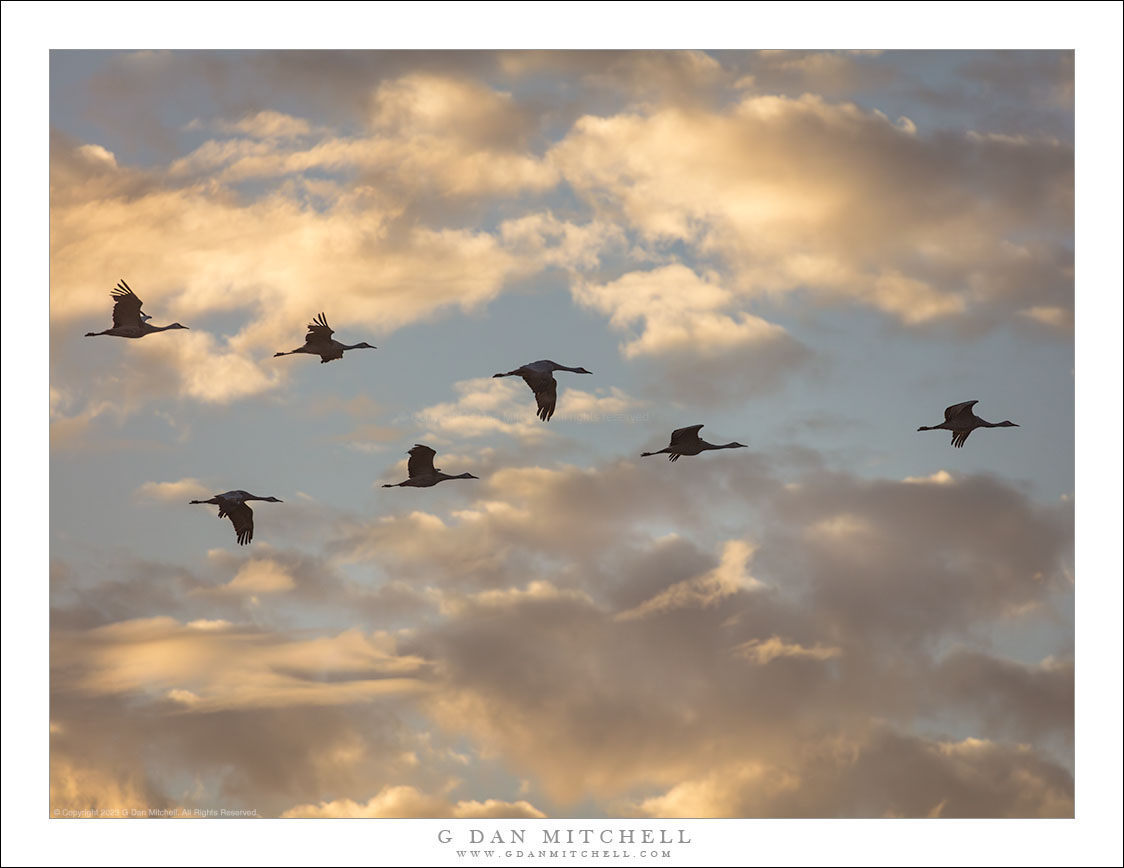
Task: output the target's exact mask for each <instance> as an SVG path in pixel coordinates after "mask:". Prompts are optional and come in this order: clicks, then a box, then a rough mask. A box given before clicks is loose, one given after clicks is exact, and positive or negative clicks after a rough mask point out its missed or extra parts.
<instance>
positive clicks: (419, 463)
mask: <svg viewBox="0 0 1124 868" xmlns="http://www.w3.org/2000/svg"><path fill="white" fill-rule="evenodd" d="M406 454H407V455H409V456H410V461H409V464H407V465H406V472H407V473H408V474H409V476H410V478H409V479H407V480H406V481H405V482H388V483H386V484H385V485H383V488H400V487H402V486H406V487H409V488H429V487H430V486H431V485H436V484H437V483H438V482H444V481H445V480H446V479H479V478H480V477H479V476H473V475H472V474H471V473H462V474H460V475H459V476H450V475H449V474H447V473H442V472H441V471H440V470H439V469H438V470H434V468H433V456H434V455H436V454H437V452H435V451H434V450H433V449H430V448H429V447H428V446H422V445H421V444H420V443H418V444H415V446H414V448H413V449H411V450H410V451H409V452H407V453H406Z"/></svg>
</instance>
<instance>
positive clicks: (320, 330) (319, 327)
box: [304, 313, 335, 344]
mask: <svg viewBox="0 0 1124 868" xmlns="http://www.w3.org/2000/svg"><path fill="white" fill-rule="evenodd" d="M334 334H335V332H334V331H332V329H331V327H330V326H329V325H328V319H327V317H325V316H324V314H323V313H321V314H320V316H318V317H316V319H314V320H313V321H312V322H310V323H309V324H308V334H307V335H306V336H305V339H304V340H305V343H309V344H326V343H327V342H328V341H330V340H331V339H332V335H334Z"/></svg>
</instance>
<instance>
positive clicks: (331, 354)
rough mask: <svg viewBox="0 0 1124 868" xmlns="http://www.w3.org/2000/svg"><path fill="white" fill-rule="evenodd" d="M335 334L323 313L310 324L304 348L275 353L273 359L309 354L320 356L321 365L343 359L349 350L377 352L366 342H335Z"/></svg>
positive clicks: (375, 348)
mask: <svg viewBox="0 0 1124 868" xmlns="http://www.w3.org/2000/svg"><path fill="white" fill-rule="evenodd" d="M334 334H335V332H334V331H332V328H331V327H330V326H329V325H328V320H327V318H326V317H325V316H324V314H323V312H321V314H320V316H318V317H316V319H314V320H313V321H312V322H310V323H309V324H308V334H307V335H305V336H304V346H303V347H297V348H296V349H295V350H289V352H287V353H274V354H273V357H274V358H277V357H278V356H291V355H293V354H294V353H308V354H309V355H311V356H319V357H320V364H322V365H323V364H326V363H327V362H332V361H335V360H336V359H342V358H343V354H344V353H345V352H346V351H347V350H377V349H378V347H373V346H371V345H370V344H369V343H367V342H366V341H363V342H362V343H359V344H352V345H351V346H348V345H347V344H341V343H340V342H339V341H337V340H334V339H333V338H332V335H334Z"/></svg>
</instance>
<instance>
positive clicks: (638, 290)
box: [573, 264, 811, 403]
mask: <svg viewBox="0 0 1124 868" xmlns="http://www.w3.org/2000/svg"><path fill="white" fill-rule="evenodd" d="M573 294H574V299H575V300H576V301H577V302H578V303H579V304H582V305H583V306H586V307H590V308H593V309H594V310H598V311H600V312H602V313H605V314H608V315H609V323H610V326H611V327H613V328H614V329H615V330H617V331H623V332H626V333H629V332H631V333H632V334H631V336H630V337H629V339H627V340H626V341H624V342H623V343H622V344H621V346H620V350H621V354H622V355H623V356H624V357H625V358H626V359H630V360H634V359H653V360H655V361H656V363H657V368H656V371H655V372H654V374H653V379H656V380H657V381H658V390H659V392H660V393H661V394H670V395H671V396H672V397H674V398H676V399H678V400H681V401H686V402H692V403H718V402H721V401H725V400H728V399H729V398H730V397H731V396H735V397H736V396H743V395H748V394H754V393H758V392H762V391H768V390H770V389H774V388H776V387H777V386H779V385H780V384H781V383H782V382H783V380H784V378H785V376H786V375H788V374H790V373H791V372H792V371H793V370H794V369H796V368H798V367H800V366H801V365H802V364H803V363H805V362H806V361H807V360H808V359H809V358H810V355H811V354H810V353H809V351H808V350H807V348H805V347H804V346H803V345H802V344H800V342H798V341H796V340H795V339H793V338H792V336H791V335H789V334H788V332H786V331H785V330H784V329H783V328H782V327H781V326H779V325H775V324H773V323H770V322H766V321H765V320H764V319H761V318H760V317H757V316H754V315H753V314H751V313H749V312H748V311H745V310H741V311H738V310H732V311H731V310H729V308H731V307H736V306H737V305H738V304H739V303H744V301H739V299H738V298H737V297H736V296H735V295H734V293H732V292H730V291H729V290H727V289H725V288H723V287H722V286H721V285H720V284H719V282H718V277H717V275H716V274H713V273H710V274H707V275H702V276H700V275H698V274H696V273H695V272H693V271H691V270H690V269H689V268H687V267H685V266H683V265H679V264H676V265H666V266H663V267H660V268H656V269H653V270H651V271H633V272H629V273H627V274H625V275H623V276H622V277H620V278H618V279H617V280H615V281H611V282H610V283H607V284H591V283H585V282H579V283H577V284H575V285H574V287H573ZM637 323H639V326H640V330H639V334H636V333H635V332H634V331H633V326H634V324H637ZM735 371H736V372H737V374H736V375H734V373H733V372H735Z"/></svg>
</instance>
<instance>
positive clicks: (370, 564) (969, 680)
mask: <svg viewBox="0 0 1124 868" xmlns="http://www.w3.org/2000/svg"><path fill="white" fill-rule="evenodd" d="M50 75H51V86H50V413H51V423H50V470H51V473H50V607H51V621H50V652H51V663H50V666H51V669H50V807H51V808H52V809H56V808H61V809H73V808H100V809H119V808H129V807H135V806H145V807H156V808H170V807H188V808H192V807H225V808H229V809H254V810H257V811H258V812H259V814H262V815H265V816H273V817H359V816H361V817H434V816H437V817H459V818H486V817H543V816H548V817H563V818H565V817H583V816H593V817H598V816H600V817H606V816H613V817H659V818H662V817H1072V816H1073V815H1074V704H1073V696H1074V643H1075V636H1074V614H1073V613H1074V487H1075V486H1074V461H1075V448H1074V370H1075V364H1074V254H1075V243H1074V55H1073V52H1069V51H924V52H922V51H917V52H911V51H886V52H846V51H785V52H765V51H757V52H751V51H745V52H739V51H715V52H702V51H668V52H663V51H639V52H621V51H586V52H530V51H526V52H524V51H497V52H491V51H488V52H483V51H481V52H438V51H431V52H427V51H422V52H405V51H403V52H393V51H381V52H336V51H325V52H277V51H229V52H226V51H197V52H188V51H171V52H161V51H135V52H125V51H120V52H118V51H61V50H59V51H53V52H52V53H51V56H50ZM122 278H123V279H125V280H126V281H128V283H129V285H130V286H131V287H132V288H133V289H134V290H135V291H136V293H137V294H138V295H139V296H140V297H141V298H142V299H143V300H144V309H145V311H146V312H147V313H149V314H151V315H152V317H153V319H152V323H154V324H158V325H165V324H168V323H171V322H181V323H183V324H185V325H187V326H189V329H188V330H186V331H179V330H176V331H169V332H167V333H162V334H155V335H150V336H147V337H145V338H144V339H143V340H140V341H127V340H122V339H117V338H112V337H93V338H87V337H83V335H84V334H85V333H86V332H88V331H99V330H101V329H104V328H108V327H109V326H110V325H111V322H110V312H111V302H110V298H109V291H110V290H111V289H112V287H113V286H114V285H115V284H116V282H117V281H118V280H120V279H122ZM321 311H323V312H325V314H326V316H327V318H328V321H329V323H331V325H332V327H333V328H334V329H335V330H336V338H337V339H340V340H342V341H344V342H345V343H357V342H359V341H369V342H370V343H372V344H374V345H375V346H377V347H378V349H377V350H373V351H369V350H357V351H354V352H349V353H347V354H346V355H345V356H344V358H343V359H342V360H339V361H334V362H331V363H330V364H327V365H321V364H319V362H318V360H317V359H315V358H311V357H306V356H300V355H297V356H291V357H285V358H274V357H273V354H274V353H275V352H277V351H281V350H291V349H293V348H295V347H297V346H299V345H300V344H301V342H302V340H303V336H304V330H305V326H306V324H307V323H308V322H309V321H311V319H312V317H314V316H315V315H316V314H318V313H319V312H321ZM537 359H553V360H555V361H557V362H559V363H561V364H563V365H567V366H572V367H577V366H582V367H585V368H587V369H589V370H590V371H592V372H593V374H592V376H577V375H572V374H567V373H560V374H558V381H559V387H558V409H557V411H556V413H555V415H554V417H553V418H552V419H551V420H550V421H549V422H545V423H544V422H541V421H539V420H538V419H537V418H536V417H535V404H534V398H533V395H532V394H531V392H530V390H529V389H528V388H527V387H526V386H525V385H524V384H523V383H522V382H521V381H519V380H518V379H516V378H507V379H494V378H493V377H492V374H494V373H496V372H500V371H508V370H511V369H513V368H516V367H518V366H519V365H521V364H524V363H526V362H531V361H534V360H537ZM972 399H976V400H978V401H979V404H978V405H977V407H976V408H975V409H976V411H977V412H978V414H979V415H980V416H982V417H983V418H985V419H987V420H989V421H995V422H998V421H1003V420H1011V421H1013V422H1016V423H1018V425H1019V427H1017V428H1009V429H1008V428H1004V429H997V430H982V431H977V432H975V433H974V434H973V435H972V436H971V438H970V439H969V440H968V442H967V444H966V446H965V447H964V448H963V449H953V448H951V446H950V444H949V437H948V435H947V434H946V433H944V432H939V431H938V432H921V433H918V432H917V430H916V429H917V428H918V426H921V425H935V424H937V423H938V422H939V421H940V420H941V419H942V418H943V417H942V412H943V410H944V408H945V407H946V406H948V405H950V404H954V403H957V402H960V401H965V400H972ZM699 423H703V424H705V428H704V429H703V431H702V435H703V436H704V437H706V438H709V439H711V440H712V441H713V442H717V443H725V442H729V441H738V442H741V443H744V444H747V445H748V448H747V449H744V450H730V451H723V452H715V453H712V454H703V455H700V456H696V457H689V458H684V459H683V460H681V461H678V462H675V463H668V462H666V461H664V460H663V458H662V457H655V458H647V459H641V458H640V453H641V452H642V451H653V450H656V449H660V448H663V447H664V446H665V445H666V444H667V440H668V436H669V434H670V432H671V431H672V430H673V429H675V428H680V427H683V426H687V425H694V424H699ZM415 443H425V444H427V445H429V446H431V447H432V448H434V449H436V450H437V452H438V456H437V457H438V460H437V465H438V466H439V467H441V468H442V469H444V470H446V471H447V472H450V473H460V472H464V471H468V472H471V473H473V474H474V475H476V476H478V477H480V479H479V480H476V481H473V480H465V481H456V482H449V483H444V484H441V485H439V486H437V487H434V488H430V489H419V490H412V489H397V488H396V489H384V488H382V485H383V484H384V483H388V482H399V481H401V480H402V479H404V478H405V462H406V456H405V452H406V450H407V449H409V448H410V447H411V446H412V445H413V444H415ZM230 489H246V490H249V491H252V492H253V493H255V494H259V495H263V496H266V495H272V496H276V497H279V498H280V499H281V500H282V501H283V503H280V504H259V505H257V506H256V507H255V522H256V526H255V533H254V540H253V542H252V544H250V545H249V546H246V547H239V546H238V545H237V544H236V542H235V538H234V533H233V531H232V528H231V526H230V524H229V522H227V521H225V520H223V521H216V515H215V513H216V509H215V508H214V507H210V506H191V505H189V504H188V501H189V500H192V499H202V498H207V497H209V496H211V495H212V494H215V493H218V492H222V491H226V490H230Z"/></svg>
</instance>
